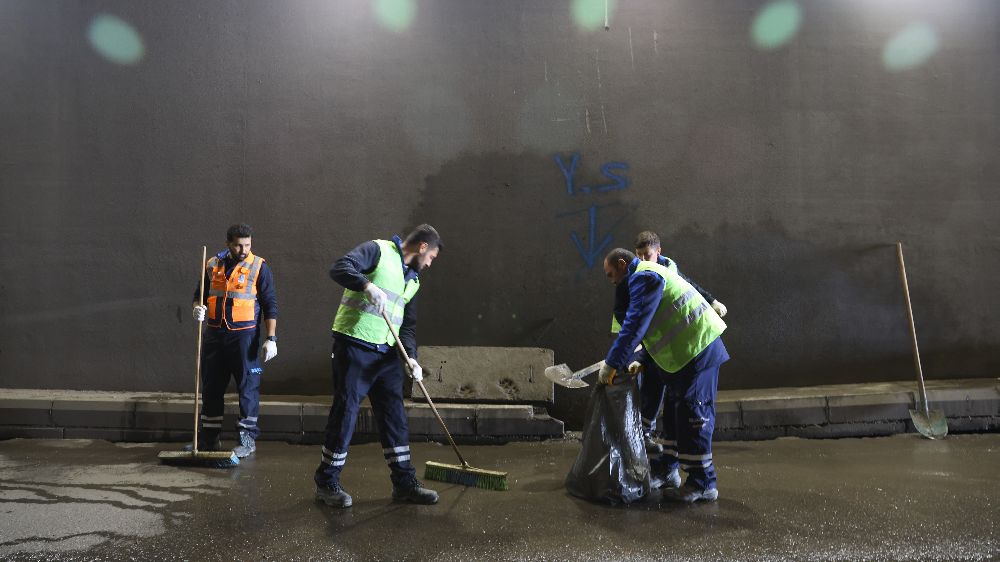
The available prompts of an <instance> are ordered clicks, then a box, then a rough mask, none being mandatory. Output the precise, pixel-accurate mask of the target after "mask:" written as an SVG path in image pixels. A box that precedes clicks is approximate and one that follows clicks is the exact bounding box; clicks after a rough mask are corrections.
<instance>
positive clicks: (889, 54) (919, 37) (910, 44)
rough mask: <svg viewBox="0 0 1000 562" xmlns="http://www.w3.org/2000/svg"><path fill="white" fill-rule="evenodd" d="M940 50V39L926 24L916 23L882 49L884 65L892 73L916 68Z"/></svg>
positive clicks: (898, 34)
mask: <svg viewBox="0 0 1000 562" xmlns="http://www.w3.org/2000/svg"><path fill="white" fill-rule="evenodd" d="M937 50H938V37H937V33H935V32H934V29H933V28H932V27H931V26H930V25H928V24H926V23H914V24H911V25H909V26H907V27H906V28H905V29H903V30H902V31H900V32H899V33H897V34H896V35H894V36H893V37H892V39H889V41H888V42H887V43H886V44H885V48H884V49H882V64H884V65H885V67H886V68H887V69H888V70H890V71H892V72H899V71H903V70H910V69H911V68H916V67H918V66H920V65H922V64H924V63H925V62H927V59H929V58H931V55H933V54H934V53H935V52H937Z"/></svg>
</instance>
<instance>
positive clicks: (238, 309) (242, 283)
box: [205, 252, 264, 330]
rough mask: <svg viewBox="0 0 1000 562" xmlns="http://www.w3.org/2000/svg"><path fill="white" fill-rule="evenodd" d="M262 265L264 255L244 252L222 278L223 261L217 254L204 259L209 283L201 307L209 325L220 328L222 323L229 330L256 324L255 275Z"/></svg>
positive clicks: (223, 271)
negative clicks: (244, 255)
mask: <svg viewBox="0 0 1000 562" xmlns="http://www.w3.org/2000/svg"><path fill="white" fill-rule="evenodd" d="M262 265H264V258H262V257H260V256H255V255H253V253H252V252H248V253H247V257H246V259H245V260H243V261H241V262H240V263H238V264H236V266H235V267H234V268H233V271H232V273H230V274H229V277H226V265H225V263H224V261H223V260H220V259H219V257H218V256H212V258H211V259H209V260H208V263H206V264H205V270H206V271H208V272H209V274H210V275H211V277H210V279H211V280H212V285H211V288H210V289H209V291H208V302H206V303H205V306H206V307H207V308H208V317H207V318H206V323H207V324H208V325H209V326H210V327H212V328H221V327H222V326H223V323H225V326H226V328H228V329H230V330H249V329H250V328H255V327H256V326H257V306H258V305H257V274H259V273H260V268H261V266H262Z"/></svg>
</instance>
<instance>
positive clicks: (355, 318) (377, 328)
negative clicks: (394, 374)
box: [331, 240, 420, 345]
mask: <svg viewBox="0 0 1000 562" xmlns="http://www.w3.org/2000/svg"><path fill="white" fill-rule="evenodd" d="M375 243H376V244H378V247H379V260H378V264H376V265H375V269H374V270H373V271H372V272H371V273H369V274H368V280H369V281H371V282H372V283H374V284H375V286H377V287H378V288H380V289H382V292H384V293H385V294H386V297H387V301H388V302H387V303H386V307H385V311H386V315H387V316H388V317H389V321H390V322H392V325H393V327H394V328H395V329H396V330H397V331H398V330H399V328H400V327H401V326H402V325H403V314H404V312H405V310H406V303H408V302H410V299H412V298H413V295H415V294H417V290H419V289H420V280H419V279H417V278H414V279H411V280H409V281H405V280H404V270H403V258H402V256H401V255H400V253H399V248H398V247H397V246H396V243H395V242H391V241H389V240H375ZM331 329H332V330H333V331H334V332H338V333H341V334H344V335H348V336H351V337H352V338H357V339H360V340H363V341H366V342H369V343H374V344H388V345H393V344H395V343H396V340H395V339H394V338H393V337H392V332H390V331H389V327H388V326H387V325H386V323H385V320H384V319H383V318H382V315H381V314H379V313H378V309H376V308H375V306H374V305H373V304H372V303H371V302H369V300H368V298H367V297H366V296H365V294H364V293H363V292H359V291H352V290H350V289H344V296H343V297H342V298H341V299H340V306H339V307H338V308H337V315H336V316H334V318H333V326H332V328H331Z"/></svg>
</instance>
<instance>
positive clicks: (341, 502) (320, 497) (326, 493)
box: [316, 484, 354, 507]
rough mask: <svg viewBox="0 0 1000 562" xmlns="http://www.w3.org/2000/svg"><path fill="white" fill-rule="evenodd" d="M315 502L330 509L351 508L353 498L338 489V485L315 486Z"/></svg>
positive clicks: (341, 489)
mask: <svg viewBox="0 0 1000 562" xmlns="http://www.w3.org/2000/svg"><path fill="white" fill-rule="evenodd" d="M316 501H318V502H323V503H325V504H326V505H328V506H330V507H351V505H352V504H353V503H354V498H352V497H351V495H350V494H348V493H347V492H345V491H344V489H343V488H341V487H340V484H327V485H325V486H316Z"/></svg>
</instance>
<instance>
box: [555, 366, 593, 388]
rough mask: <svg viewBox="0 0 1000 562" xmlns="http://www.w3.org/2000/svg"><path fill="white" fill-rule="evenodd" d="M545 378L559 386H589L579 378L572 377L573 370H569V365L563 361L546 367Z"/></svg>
mask: <svg viewBox="0 0 1000 562" xmlns="http://www.w3.org/2000/svg"><path fill="white" fill-rule="evenodd" d="M545 378H547V379H549V380H550V381H552V382H554V383H556V384H558V385H559V386H565V387H566V388H584V387H587V386H590V385H588V384H587V383H585V382H583V381H582V380H580V379H574V378H573V371H571V370H570V368H569V365H567V364H565V363H560V364H558V365H553V366H551V367H546V368H545Z"/></svg>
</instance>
